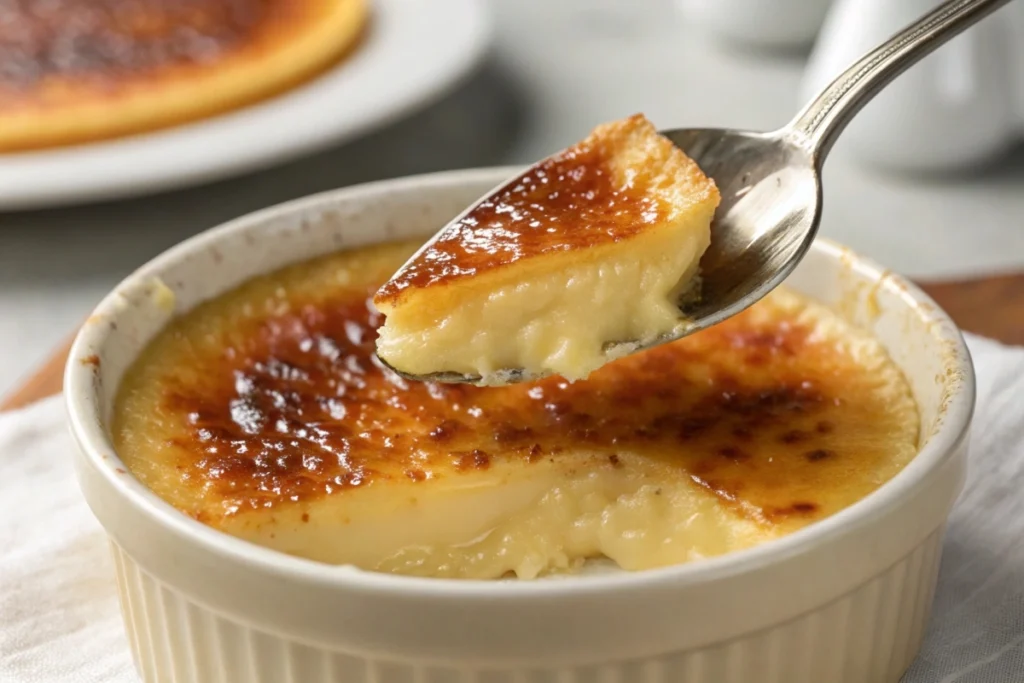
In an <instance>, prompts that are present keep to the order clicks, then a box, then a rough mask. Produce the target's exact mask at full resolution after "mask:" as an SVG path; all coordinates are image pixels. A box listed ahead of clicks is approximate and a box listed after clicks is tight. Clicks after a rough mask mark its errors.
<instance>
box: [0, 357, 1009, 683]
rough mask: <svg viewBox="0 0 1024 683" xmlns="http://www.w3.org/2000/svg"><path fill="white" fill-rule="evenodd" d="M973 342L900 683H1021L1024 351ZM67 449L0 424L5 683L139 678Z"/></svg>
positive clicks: (10, 422)
mask: <svg viewBox="0 0 1024 683" xmlns="http://www.w3.org/2000/svg"><path fill="white" fill-rule="evenodd" d="M968 344H969V346H970V348H971V352H972V354H973V356H974V361H975V364H976V366H977V369H978V381H979V387H978V389H979V392H978V393H979V400H978V413H977V420H976V423H975V428H974V433H973V437H972V441H973V443H972V445H973V449H974V450H973V453H972V455H971V464H970V474H969V476H968V482H967V488H966V490H965V491H964V494H963V495H962V497H961V498H960V500H959V501H958V503H957V506H956V509H955V510H954V512H953V516H952V520H951V523H950V528H949V533H948V534H947V537H946V545H945V550H944V553H943V557H942V570H941V574H940V579H939V588H938V595H937V598H936V603H935V610H934V613H933V617H932V623H931V627H930V630H929V632H928V636H927V638H926V642H925V644H924V648H923V650H922V652H921V655H920V656H919V657H918V659H917V661H916V663H915V664H914V665H913V667H912V668H911V670H910V672H909V673H908V674H907V676H906V678H905V679H904V680H905V682H906V683H953V682H957V683H1011V682H1013V681H1024V349H1022V348H1009V347H1005V346H1002V345H999V344H997V343H995V342H992V341H989V340H986V339H981V338H978V337H969V339H968ZM73 449H74V445H73V444H72V441H71V437H70V436H69V435H68V433H67V429H66V427H65V417H64V410H63V406H62V404H61V402H60V400H59V399H49V400H46V401H43V402H41V403H38V404H36V405H34V406H31V407H29V408H27V409H25V410H22V411H19V412H16V413H11V414H9V415H4V416H2V417H0V683H56V682H58V681H59V682H60V683H138V680H139V679H138V675H137V674H136V673H135V671H134V669H133V667H132V664H131V658H130V655H129V653H128V645H127V642H126V640H125V636H124V630H123V628H122V625H121V617H120V613H119V611H118V605H117V597H116V594H115V588H114V579H113V568H112V567H111V563H110V559H109V557H108V551H107V544H106V541H105V538H104V534H103V532H102V530H101V529H100V526H99V524H98V523H97V522H96V520H95V519H93V517H92V514H91V513H90V512H89V509H88V507H86V505H85V502H84V501H83V500H82V498H81V496H80V494H79V492H78V488H77V485H76V483H75V480H74V474H73V472H72V468H71V454H72V452H73ZM239 683H244V681H239ZM823 683H826V682H823Z"/></svg>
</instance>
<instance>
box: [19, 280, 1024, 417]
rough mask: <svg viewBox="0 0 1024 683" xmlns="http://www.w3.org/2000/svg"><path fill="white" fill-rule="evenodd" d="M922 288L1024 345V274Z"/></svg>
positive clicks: (39, 386) (48, 377)
mask: <svg viewBox="0 0 1024 683" xmlns="http://www.w3.org/2000/svg"><path fill="white" fill-rule="evenodd" d="M919 284H920V286H921V288H922V289H924V290H925V291H926V292H928V294H929V295H930V296H931V297H932V298H934V299H935V301H937V302H938V304H939V305H940V306H942V308H944V309H945V310H946V312H947V313H949V315H950V316H951V317H952V318H953V320H955V321H956V322H957V324H958V325H960V327H961V328H963V329H964V330H967V331H968V332H974V333H976V334H981V335H984V336H986V337H991V338H992V339H998V340H999V341H1002V342H1005V343H1007V344H1024V273H1020V274H1013V275H998V276H993V277H988V278H979V279H970V280H959V281H945V282H921V283H919ZM70 348H71V339H68V341H67V342H66V343H65V344H64V345H62V346H61V347H60V348H59V349H57V350H56V351H55V352H54V354H53V355H52V356H51V357H50V359H49V360H48V361H47V362H46V363H44V364H43V365H42V366H41V367H40V368H39V369H38V370H37V371H36V372H35V373H34V374H32V375H30V376H29V377H28V379H26V380H25V381H24V382H23V383H22V384H21V385H19V386H18V387H16V388H15V389H14V391H12V392H11V393H10V394H8V395H7V396H6V397H4V398H3V400H0V410H12V409H14V408H20V407H22V406H25V405H28V404H29V403H32V402H34V401H38V400H39V399H41V398H46V397H47V396H52V395H54V394H56V393H59V392H60V387H61V380H62V376H63V374H64V363H65V361H66V360H67V357H68V352H69V351H70Z"/></svg>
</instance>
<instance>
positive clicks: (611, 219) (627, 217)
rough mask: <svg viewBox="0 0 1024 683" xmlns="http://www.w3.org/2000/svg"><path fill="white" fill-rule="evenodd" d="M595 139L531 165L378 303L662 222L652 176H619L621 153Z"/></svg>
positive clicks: (453, 227) (389, 285)
mask: <svg viewBox="0 0 1024 683" xmlns="http://www.w3.org/2000/svg"><path fill="white" fill-rule="evenodd" d="M602 142H603V141H596V140H594V138H593V136H591V137H590V138H588V139H586V140H583V141H582V142H580V143H577V144H576V145H573V146H572V147H569V148H568V149H566V150H563V151H562V152H559V153H558V154H555V155H554V156H551V157H548V158H547V159H545V160H543V161H541V162H540V163H538V164H536V165H534V166H532V167H530V169H529V170H527V171H526V172H525V173H523V174H522V175H520V176H519V177H517V178H515V179H514V180H512V181H510V182H508V183H506V184H505V185H504V186H502V187H501V188H500V189H498V190H497V191H496V192H494V193H493V194H492V195H491V196H489V197H488V198H487V199H486V200H484V201H483V202H481V203H480V204H479V205H478V206H476V207H474V209H473V210H472V211H470V212H469V213H468V214H467V215H466V216H464V217H463V218H461V219H460V220H459V221H457V222H455V223H454V224H453V225H451V226H449V227H448V228H447V229H446V230H445V232H444V233H443V234H442V235H441V236H440V238H439V239H438V240H436V241H435V242H434V243H433V244H432V245H431V246H430V247H429V248H428V249H426V250H425V251H424V252H423V253H422V254H421V255H420V258H419V259H418V260H416V261H415V262H413V263H411V264H409V266H408V267H406V268H405V269H403V270H402V271H401V272H400V273H398V274H397V275H396V277H395V278H393V279H392V280H390V281H388V282H387V283H386V284H385V285H384V286H383V287H382V288H381V290H380V292H379V293H378V295H377V296H378V297H379V298H380V299H391V300H393V299H395V298H397V296H398V293H399V292H401V291H402V290H404V289H406V288H408V287H417V288H424V287H430V286H433V285H437V284H441V283H446V282H451V281H453V280H458V279H461V278H465V277H471V276H473V275H476V274H478V273H480V272H483V271H487V270H493V269H495V268H499V267H502V266H508V265H512V264H514V263H517V262H518V261H521V260H522V259H525V258H530V257H535V256H540V255H543V254H550V253H553V252H560V251H571V250H574V249H582V248H587V247H593V246H597V245H600V244H605V243H609V242H618V241H620V240H624V239H628V238H630V237H633V236H635V235H637V234H638V233H640V232H642V231H643V230H645V229H647V228H649V227H650V226H651V225H654V224H656V223H658V222H659V221H661V220H664V218H665V215H666V213H667V207H666V206H665V203H664V201H662V200H660V199H659V198H658V197H657V196H655V195H652V194H651V193H650V192H649V187H650V182H651V180H652V179H651V178H650V177H647V176H644V175H643V174H637V175H636V176H633V177H631V178H629V179H626V178H618V177H617V174H616V173H615V172H614V171H613V170H612V169H611V168H610V167H609V162H610V160H611V156H612V155H613V154H614V153H615V152H616V150H614V149H613V148H610V146H609V145H608V144H607V143H604V144H602Z"/></svg>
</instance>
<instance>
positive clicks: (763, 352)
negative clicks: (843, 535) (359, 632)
mask: <svg viewBox="0 0 1024 683" xmlns="http://www.w3.org/2000/svg"><path fill="white" fill-rule="evenodd" d="M417 246H418V244H415V243H400V244H390V245H383V246H376V247H370V248H364V249H359V250H355V251H350V252H342V253H337V254H333V255H330V256H326V257H324V258H321V259H318V260H315V261H312V262H309V263H305V264H301V265H297V266H294V267H290V268H287V269H285V270H282V271H280V272H277V273H274V274H271V275H268V276H266V277H262V278H257V279H255V280H253V281H251V282H249V283H247V284H245V285H243V286H241V287H240V288H238V289H237V290H235V291H232V292H230V293H227V294H225V295H224V296H221V297H219V298H217V299H215V300H213V301H211V302H208V303H205V304H202V305H200V306H198V307H196V308H195V309H194V310H192V311H191V312H189V313H187V314H185V315H183V316H181V317H180V318H178V319H177V320H175V321H174V322H173V323H171V324H170V325H169V326H168V327H167V328H166V329H165V330H164V331H163V332H162V333H160V334H159V335H158V336H157V338H156V339H155V340H153V342H152V343H151V344H150V345H149V346H148V348H147V349H146V350H145V351H144V353H143V354H142V355H141V356H140V358H139V359H138V360H137V361H136V362H135V363H134V365H133V366H132V367H131V368H130V370H129V372H128V373H127V376H126V378H125V380H124V382H123V385H122V387H121V389H120V392H119V396H118V400H117V404H116V408H115V413H114V424H113V427H112V431H113V437H114V441H115V445H116V448H117V451H118V453H119V455H120V457H121V458H122V459H123V461H124V462H125V463H126V465H127V466H128V468H129V469H130V470H131V471H132V472H133V473H134V474H135V476H137V477H138V478H139V479H140V480H141V481H142V482H143V483H145V484H146V485H147V486H149V487H150V488H151V489H152V490H153V491H154V492H155V493H156V494H157V495H159V496H161V497H162V498H164V499H165V500H167V501H168V502H169V503H171V504H172V505H174V506H175V507H177V508H178V509H180V510H181V511H182V512H184V513H185V514H188V515H191V516H192V517H194V518H195V519H197V520H199V521H201V522H203V523H205V524H208V525H210V526H212V527H214V528H216V529H220V530H222V531H224V532H226V533H229V534H232V535H235V536H238V537H240V538H243V539H247V540H249V541H252V542H254V543H258V544H260V545H263V546H266V547H269V548H274V549H276V550H280V551H283V552H286V553H291V554H294V555H298V556H302V557H306V558H310V559H313V560H318V561H322V562H327V563H337V564H355V565H357V566H359V567H362V568H365V569H369V570H377V571H384V572H395V573H402V574H414V575H424V576H441V577H465V578H498V577H502V576H506V575H515V576H518V577H520V578H531V577H536V576H540V575H544V574H551V573H559V572H571V571H575V570H578V569H579V568H580V567H581V566H582V565H583V563H584V562H586V561H587V560H592V559H598V558H608V559H610V560H612V561H613V562H615V563H616V564H618V565H619V566H621V567H623V568H625V569H629V570H640V569H646V568H651V567H659V566H665V565H670V564H676V563H682V562H688V561H693V560H698V559H700V558H704V557H710V556H714V555H719V554H722V553H727V552H730V551H734V550H738V549H741V548H746V547H749V546H752V545H755V544H758V543H762V542H765V541H767V540H770V539H772V538H776V537H778V536H780V535H783V534H786V533H789V532H792V531H794V530H796V529H799V528H801V527H803V526H805V525H807V524H809V523H812V522H814V521H815V520H819V519H822V518H824V517H826V516H828V515H830V514H833V513H835V512H836V511H838V510H840V509H842V508H844V507H846V506H848V505H850V504H851V503H853V502H855V501H857V500H858V499H860V498H862V497H863V496H865V495H867V494H868V493H870V492H871V491H873V490H874V489H875V488H877V487H878V486H879V485H880V484H882V483H884V482H885V481H887V480H888V479H890V478H891V477H892V476H893V475H895V474H896V473H897V472H898V471H899V470H900V469H901V468H902V467H903V466H904V465H905V464H906V463H907V462H908V461H909V460H910V459H911V458H913V457H914V455H915V453H916V450H917V438H918V415H917V410H916V407H915V404H914V402H913V399H912V397H911V394H910V390H909V388H908V385H907V383H906V381H905V380H904V378H903V377H902V375H901V373H900V372H899V370H898V369H897V368H896V367H895V365H894V364H893V363H892V361H891V360H890V359H889V358H888V357H887V356H886V354H885V352H884V350H883V349H882V347H881V346H880V345H879V344H878V343H877V342H876V341H875V340H873V339H872V338H871V337H869V336H867V335H866V334H864V333H862V332H860V331H858V330H855V329H853V328H851V327H850V326H848V325H847V324H846V323H845V322H843V321H842V320H841V319H840V318H839V317H838V316H837V315H836V314H834V313H833V312H831V311H829V310H828V309H826V308H824V307H821V306H819V305H817V304H814V303H812V302H810V301H808V300H806V299H803V298H801V297H799V296H797V295H795V294H793V293H791V292H788V291H785V290H784V289H783V290H778V291H776V292H774V293H773V294H772V295H770V296H769V297H768V298H767V299H765V300H764V301H762V302H760V303H758V304H757V305H755V306H754V307H753V308H751V309H749V310H748V311H746V312H744V313H742V314H740V315H738V316H736V317H734V318H731V319H729V320H728V321H726V322H724V323H722V324H719V325H717V326H715V327H713V328H710V329H708V330H705V331H703V332H700V333H697V334H695V335H692V336H690V337H686V338H684V339H681V340H679V341H677V342H673V343H671V344H666V345H663V346H660V347H656V348H652V349H650V350H648V351H645V352H641V353H638V354H635V355H631V356H627V357H624V358H621V359H619V360H616V361H613V362H611V363H608V364H607V365H605V366H604V367H602V368H600V369H599V370H597V371H595V372H594V373H592V374H591V375H590V377H589V378H587V379H586V380H581V381H577V382H572V383H570V382H568V381H566V380H565V379H564V378H561V377H558V376H552V377H549V378H546V379H544V380H540V381H537V382H533V383H524V384H518V385H512V386H508V387H475V386H469V385H454V384H434V383H420V382H411V381H408V380H405V379H403V378H402V377H400V376H398V375H397V374H395V373H394V372H392V371H391V370H389V369H388V368H387V367H386V366H384V365H383V364H382V363H381V362H380V361H379V360H377V359H376V356H375V354H374V348H375V341H376V335H377V330H378V329H379V327H380V325H381V323H382V320H383V317H382V315H381V314H380V313H379V312H377V311H376V309H375V307H374V305H373V303H372V296H373V294H374V292H375V291H376V290H377V288H378V287H380V286H381V284H382V283H384V282H385V281H386V280H387V279H388V277H389V276H390V274H391V273H393V272H394V270H395V268H397V267H398V266H399V265H400V264H401V263H402V262H403V261H404V260H405V259H407V258H408V257H409V255H410V254H412V253H413V251H414V250H415V249H416V247H417Z"/></svg>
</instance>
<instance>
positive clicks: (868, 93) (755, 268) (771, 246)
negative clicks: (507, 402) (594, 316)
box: [389, 0, 1009, 385]
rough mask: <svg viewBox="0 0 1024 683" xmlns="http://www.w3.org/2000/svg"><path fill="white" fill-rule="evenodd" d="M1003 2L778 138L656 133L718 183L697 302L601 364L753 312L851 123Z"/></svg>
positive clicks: (903, 56) (930, 36)
mask: <svg viewBox="0 0 1024 683" xmlns="http://www.w3.org/2000/svg"><path fill="white" fill-rule="evenodd" d="M1008 2H1009V0H948V1H947V2H945V3H943V4H942V5H940V6H939V7H937V8H936V9H935V10H933V11H932V12H931V13H930V14H927V15H926V16H924V17H922V18H921V19H919V20H918V21H917V22H915V23H914V24H912V25H910V26H908V27H907V28H905V29H904V30H903V31H900V32H899V33H897V34H896V35H894V36H893V37H892V38H890V39H889V40H887V41H886V42H884V43H883V44H882V45H880V46H878V47H877V48H875V49H874V50H872V51H871V52H869V53H867V54H866V55H864V56H863V57H861V58H860V59H859V60H858V61H857V62H855V63H854V64H852V65H851V66H850V67H849V68H847V69H846V71H844V72H843V73H842V74H840V75H839V76H838V77H837V78H836V79H835V80H834V81H832V83H830V84H829V85H828V86H827V87H826V88H825V89H824V90H823V91H822V92H821V93H820V94H819V95H818V96H817V97H816V98H814V99H813V100H812V101H811V102H810V103H809V104H808V105H807V106H806V107H805V108H804V109H803V111H801V112H800V113H799V114H797V116H796V118H794V119H793V120H792V121H791V122H790V123H789V124H788V125H786V126H785V127H783V128H781V129H779V130H777V131H774V132H770V133H756V132H750V131H739V130H727V129H719V128H697V129H677V130H669V131H662V135H664V136H665V137H667V138H668V139H669V140H671V141H672V143H673V144H675V145H676V146H677V147H679V148H680V149H682V150H683V152H685V153H686V154H687V156H689V157H690V158H691V159H693V160H694V161H696V162H697V165H698V166H699V167H700V168H701V170H702V171H703V172H704V174H705V175H707V176H709V177H710V178H712V179H713V180H714V181H715V184H716V185H717V186H718V190H719V192H720V194H721V202H720V204H719V206H718V209H717V211H716V213H715V217H714V220H713V222H712V226H711V244H710V246H709V247H708V249H707V250H706V251H705V253H704V255H703V256H702V258H701V261H700V279H701V280H700V295H699V296H698V297H695V298H693V299H692V300H688V301H687V302H685V303H682V304H681V305H680V313H681V321H680V324H679V325H677V326H676V327H675V329H674V330H673V331H672V332H671V333H668V334H665V335H662V336H659V337H657V338H655V339H642V340H621V341H616V342H614V343H609V344H607V345H606V346H605V349H604V350H605V354H606V356H607V357H608V358H609V359H613V358H617V357H620V356H623V355H626V354H629V353H635V352H637V351H641V350H643V349H645V348H649V347H651V346H655V345H658V344H664V343H667V342H671V341H674V340H676V339H680V338H682V337H684V336H687V335H690V334H693V333H694V332H698V331H700V330H702V329H705V328H707V327H710V326H711V325H714V324H716V323H719V322H721V321H723V320H725V319H726V318H729V317H731V316H733V315H736V314H737V313H739V312H741V311H743V310H744V309H746V308H748V307H750V306H751V305H753V304H754V303H756V302H757V301H759V300H760V299H761V298H763V297H764V296H765V295H766V294H768V293H769V292H770V291H771V290H772V289H774V288H775V287H776V286H778V285H779V284H780V283H781V282H782V281H783V280H784V279H786V277H787V276H788V275H789V274H790V273H791V272H792V271H793V269H794V268H796V266H797V264H798V263H799V262H800V260H801V259H802V258H803V256H804V254H806V253H807V250H808V249H809V248H810V246H811V242H812V241H813V239H814V236H815V234H816V233H817V231H818V225H819V223H820V222H821V208H822V187H821V167H822V164H823V163H824V161H825V157H826V155H827V154H828V151H829V150H830V149H831V147H832V144H833V143H834V142H835V139H836V138H837V137H838V135H839V134H840V133H841V132H842V130H843V129H844V128H845V127H846V125H847V124H848V123H849V122H850V120H851V119H852V118H853V117H854V115H856V113H857V112H858V111H860V109H861V108H862V107H863V106H864V105H865V104H867V103H868V102H869V101H870V100H871V98H872V97H874V96H875V95H876V94H878V93H879V92H880V91H881V90H882V89H883V88H884V87H885V86H886V85H888V84H889V83H890V82H891V81H892V80H893V79H895V78H896V77H897V76H898V75H900V74H901V73H903V72H904V71H905V70H906V69H908V68H909V67H910V66H912V65H913V64H915V63H916V62H918V61H919V60H920V59H922V58H923V57H925V56H926V55H928V54H929V53H931V52H932V51H933V50H935V49H936V48H937V47H939V46H940V45H942V44H943V43H945V42H946V41H948V40H949V39H950V38H952V37H953V36H956V35H958V34H959V33H961V32H963V31H964V30H965V29H967V28H968V27H969V26H971V25H973V24H975V23H976V22H978V21H980V20H981V19H982V18H983V17H985V16H988V15H989V14H990V13H992V12H994V11H995V10H996V9H998V8H1000V7H1002V6H1003V5H1005V4H1007V3H1008ZM471 210H472V207H471V208H470V209H469V210H467V213H468V211H471ZM462 215H465V214H462ZM460 217H461V216H460ZM456 220H458V219H456ZM442 232H443V230H442ZM439 234H440V233H439ZM435 239H436V238H435ZM432 241H433V240H431V242H432ZM429 244H430V242H428V245H427V246H429ZM424 248H426V247H424ZM413 258H415V256H414V257H413ZM389 367H390V366H389ZM392 369H395V368H392ZM395 371H396V372H398V373H399V374H400V375H402V376H404V377H407V378H409V379H415V380H426V381H436V382H468V383H473V384H482V383H486V384H489V385H495V384H510V383H513V382H521V381H527V380H533V379H537V378H538V376H537V375H535V374H531V373H528V372H525V371H524V370H522V369H520V368H508V369H505V370H502V371H500V372H497V373H494V374H493V375H492V376H489V377H486V378H482V377H480V376H478V375H465V374H460V373H455V372H438V373H432V374H428V375H413V374H409V373H405V372H401V371H399V370H395Z"/></svg>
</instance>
